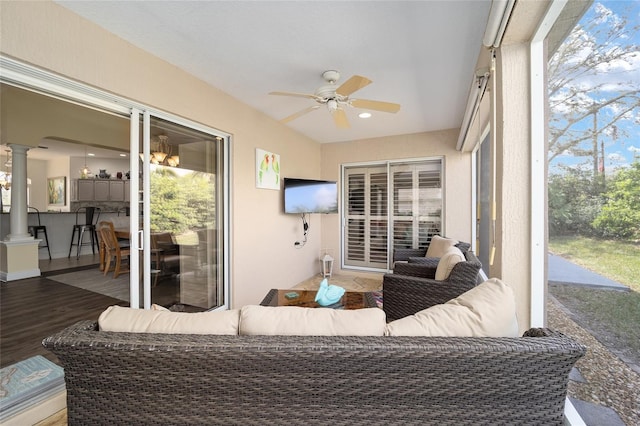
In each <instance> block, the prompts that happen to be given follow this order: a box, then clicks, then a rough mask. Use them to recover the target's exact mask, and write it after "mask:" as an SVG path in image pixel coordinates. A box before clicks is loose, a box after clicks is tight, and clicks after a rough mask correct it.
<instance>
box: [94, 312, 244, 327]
mask: <svg viewBox="0 0 640 426" xmlns="http://www.w3.org/2000/svg"><path fill="white" fill-rule="evenodd" d="M239 320H240V311H239V310H237V309H236V310H230V311H212V312H194V313H188V312H170V311H162V310H145V309H132V308H124V307H122V306H109V307H108V308H107V309H106V310H105V311H104V312H103V313H102V314H100V317H99V318H98V326H99V327H100V330H102V331H119V332H129V333H163V334H238V322H239Z"/></svg>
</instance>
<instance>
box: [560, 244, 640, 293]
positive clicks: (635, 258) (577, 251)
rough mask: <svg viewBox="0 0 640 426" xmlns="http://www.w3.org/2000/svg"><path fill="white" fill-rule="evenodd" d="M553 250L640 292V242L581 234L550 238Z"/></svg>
mask: <svg viewBox="0 0 640 426" xmlns="http://www.w3.org/2000/svg"><path fill="white" fill-rule="evenodd" d="M549 250H550V251H551V252H552V253H553V254H556V255H559V256H562V257H564V258H565V259H567V260H570V261H572V262H573V263H576V264H578V265H581V266H584V267H585V268H587V269H589V270H591V271H593V272H596V273H598V274H600V275H602V276H605V277H607V278H610V279H612V280H614V281H618V282H619V283H620V284H624V285H626V286H629V287H630V288H631V289H633V290H635V291H637V292H640V244H637V243H633V242H624V241H614V240H599V239H595V238H587V237H579V236H571V237H549Z"/></svg>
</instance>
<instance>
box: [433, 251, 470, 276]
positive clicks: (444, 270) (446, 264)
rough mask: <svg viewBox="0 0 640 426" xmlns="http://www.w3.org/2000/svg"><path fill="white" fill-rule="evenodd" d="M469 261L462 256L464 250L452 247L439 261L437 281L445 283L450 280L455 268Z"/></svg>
mask: <svg viewBox="0 0 640 426" xmlns="http://www.w3.org/2000/svg"><path fill="white" fill-rule="evenodd" d="M465 260H467V259H466V258H465V257H464V254H462V250H460V249H459V248H458V247H455V246H454V247H451V248H450V249H449V250H448V251H447V252H446V253H445V254H444V255H442V257H441V258H440V260H439V261H438V267H437V268H436V276H435V279H436V280H437V281H444V280H446V279H447V278H449V275H450V274H451V271H452V270H453V267H454V266H456V265H457V264H458V263H459V262H464V261H465Z"/></svg>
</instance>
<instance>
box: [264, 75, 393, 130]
mask: <svg viewBox="0 0 640 426" xmlns="http://www.w3.org/2000/svg"><path fill="white" fill-rule="evenodd" d="M322 78H323V79H324V80H325V81H326V82H327V84H325V85H324V86H321V87H320V88H319V89H318V90H316V91H315V93H314V94H306V93H291V92H270V93H269V94H270V95H278V96H295V97H302V98H309V99H313V100H314V101H316V102H317V103H318V104H320V105H313V106H310V107H308V108H305V109H303V110H302V111H298V112H296V113H295V114H291V115H290V116H288V117H285V118H283V119H282V120H280V122H281V123H288V122H289V121H292V120H295V119H296V118H298V117H301V116H303V115H305V114H307V113H310V112H311V111H313V110H315V109H318V108H320V107H321V106H322V105H326V106H327V109H328V110H329V112H330V113H331V115H332V116H333V121H334V123H335V124H336V126H337V127H339V128H341V129H348V128H349V120H347V114H346V113H345V107H347V106H350V107H354V108H363V109H370V110H375V111H382V112H392V113H396V112H398V111H399V110H400V105H399V104H394V103H391V102H381V101H372V100H368V99H351V98H350V97H349V96H350V95H351V94H352V93H354V92H356V91H357V90H360V89H362V88H363V87H365V86H367V85H369V84H371V80H369V79H368V78H366V77H362V76H360V75H354V76H352V77H351V78H350V79H348V80H347V81H345V82H344V83H342V84H341V85H340V86H338V85H337V84H336V83H337V81H338V80H339V79H340V73H339V72H338V71H335V70H329V71H325V72H323V73H322Z"/></svg>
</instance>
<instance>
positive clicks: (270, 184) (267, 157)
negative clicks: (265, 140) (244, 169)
mask: <svg viewBox="0 0 640 426" xmlns="http://www.w3.org/2000/svg"><path fill="white" fill-rule="evenodd" d="M256 188H263V189H277V190H280V156H279V155H278V154H274V153H273V152H269V151H265V150H264V149H260V148H256Z"/></svg>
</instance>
